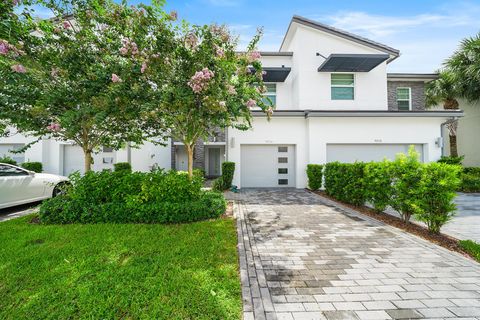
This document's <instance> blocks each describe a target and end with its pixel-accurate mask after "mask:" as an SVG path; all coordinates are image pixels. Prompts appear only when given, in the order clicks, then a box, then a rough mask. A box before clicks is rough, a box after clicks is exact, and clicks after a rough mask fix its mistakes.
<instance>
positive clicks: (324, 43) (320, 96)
mask: <svg viewBox="0 0 480 320" xmlns="http://www.w3.org/2000/svg"><path fill="white" fill-rule="evenodd" d="M283 50H285V51H293V52H294V55H293V57H292V72H291V74H290V75H289V77H292V79H294V81H295V86H293V87H292V106H293V107H292V108H288V109H312V110H319V109H321V110H387V109H388V106H387V71H386V62H383V63H382V64H380V65H379V66H377V67H376V68H374V69H373V70H371V71H370V72H356V73H354V77H355V98H354V100H332V99H331V83H330V75H331V74H330V73H328V72H318V71H317V68H318V67H319V66H320V65H321V64H322V63H323V62H324V61H325V59H324V58H323V57H321V56H317V55H316V53H317V52H318V53H320V54H321V55H323V56H325V57H328V56H329V55H330V54H334V53H353V54H379V53H383V52H381V51H379V50H375V49H372V48H370V47H367V46H363V45H361V44H358V43H356V42H353V41H349V40H346V39H343V38H339V37H337V36H334V35H331V34H329V33H326V32H323V31H320V30H316V29H312V28H310V27H307V26H302V25H298V26H297V27H296V29H295V31H294V35H293V36H292V38H291V41H289V43H288V45H286V46H285V47H284V48H283Z"/></svg>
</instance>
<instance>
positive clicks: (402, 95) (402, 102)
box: [397, 88, 412, 111]
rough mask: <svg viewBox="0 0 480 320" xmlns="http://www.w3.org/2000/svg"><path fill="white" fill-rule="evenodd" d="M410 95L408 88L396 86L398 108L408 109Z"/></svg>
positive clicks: (401, 109)
mask: <svg viewBox="0 0 480 320" xmlns="http://www.w3.org/2000/svg"><path fill="white" fill-rule="evenodd" d="M411 98H412V95H411V94H410V88H397V105H398V110H400V111H408V110H410V107H411V100H412V99H411Z"/></svg>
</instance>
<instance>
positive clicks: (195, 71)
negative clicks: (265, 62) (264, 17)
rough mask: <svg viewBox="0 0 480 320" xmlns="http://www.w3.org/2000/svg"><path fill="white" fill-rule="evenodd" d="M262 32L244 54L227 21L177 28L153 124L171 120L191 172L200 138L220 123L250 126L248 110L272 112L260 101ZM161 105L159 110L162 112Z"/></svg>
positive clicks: (152, 114) (153, 113)
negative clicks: (259, 46) (228, 27)
mask: <svg viewBox="0 0 480 320" xmlns="http://www.w3.org/2000/svg"><path fill="white" fill-rule="evenodd" d="M259 39H260V34H259V33H258V34H257V35H256V36H255V37H254V38H253V40H252V42H251V43H250V45H249V46H248V48H247V52H246V53H241V54H239V53H238V52H236V51H235V48H236V44H237V41H236V39H234V38H233V37H232V35H231V34H230V32H229V31H228V29H227V28H226V27H225V26H218V25H211V26H207V25H205V26H189V25H187V24H183V26H182V27H181V28H179V29H178V30H177V42H176V49H175V53H174V57H173V58H172V59H171V60H170V61H169V66H170V67H169V68H167V70H157V71H156V72H163V73H166V74H167V76H168V81H167V84H166V85H165V86H164V87H163V88H162V89H163V94H162V99H161V103H160V104H159V105H158V106H154V107H153V109H152V112H151V118H150V123H151V124H152V126H153V128H156V125H157V124H158V123H159V124H160V128H161V127H163V124H164V123H167V124H168V126H169V127H170V128H171V136H172V137H173V138H174V139H177V140H179V141H181V142H183V144H184V145H185V148H186V151H187V153H188V173H189V176H190V177H191V176H192V174H193V153H194V148H195V143H196V142H197V140H198V139H201V138H204V139H205V138H207V137H208V136H209V135H212V134H214V132H215V130H218V129H219V128H221V129H223V128H226V127H235V128H237V129H240V130H247V129H248V128H250V127H251V113H250V110H251V109H252V108H254V107H259V108H260V109H261V110H264V111H267V112H269V113H271V112H272V109H271V108H269V107H270V106H269V104H268V103H265V101H264V100H262V93H263V92H265V90H266V88H265V87H264V85H263V82H262V67H261V63H260V61H259V58H260V54H259V53H258V52H256V51H254V50H255V47H256V45H257V42H258V41H259ZM157 110H160V116H159V115H158V112H157Z"/></svg>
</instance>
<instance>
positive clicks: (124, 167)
mask: <svg viewBox="0 0 480 320" xmlns="http://www.w3.org/2000/svg"><path fill="white" fill-rule="evenodd" d="M113 169H114V171H126V172H132V165H131V164H130V163H128V162H117V163H115V164H114V165H113Z"/></svg>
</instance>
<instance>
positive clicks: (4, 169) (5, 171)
mask: <svg viewBox="0 0 480 320" xmlns="http://www.w3.org/2000/svg"><path fill="white" fill-rule="evenodd" d="M12 176H28V172H27V171H24V170H22V169H18V168H15V167H12V166H7V165H3V164H2V165H0V177H12Z"/></svg>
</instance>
